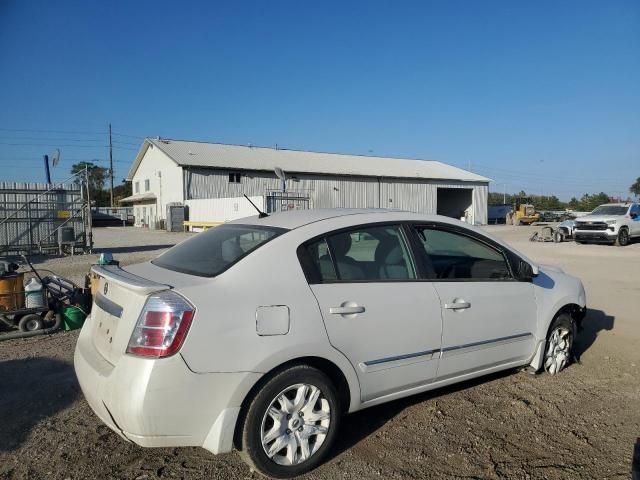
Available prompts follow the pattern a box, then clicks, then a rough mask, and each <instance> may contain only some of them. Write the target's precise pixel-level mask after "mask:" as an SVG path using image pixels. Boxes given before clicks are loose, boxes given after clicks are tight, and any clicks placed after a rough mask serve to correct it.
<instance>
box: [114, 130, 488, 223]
mask: <svg viewBox="0 0 640 480" xmlns="http://www.w3.org/2000/svg"><path fill="white" fill-rule="evenodd" d="M276 170H277V171H278V173H280V174H281V176H284V178H285V179H284V181H282V179H281V178H279V177H278V175H277V174H276ZM282 173H284V175H282ZM127 180H129V181H131V182H132V184H133V195H132V196H130V197H127V198H125V199H124V200H122V202H123V203H128V204H132V205H133V206H134V215H135V217H136V225H138V226H148V227H150V228H161V226H162V225H163V223H164V221H165V219H166V212H167V205H168V204H175V203H179V204H182V205H186V206H187V207H188V217H189V220H191V221H203V222H224V221H228V220H233V219H236V218H240V217H243V216H247V215H254V214H255V210H254V209H253V208H252V207H251V205H250V204H249V202H247V200H246V199H245V198H244V197H243V195H244V194H246V195H247V196H249V197H250V198H251V200H252V201H253V202H254V203H256V204H257V205H258V207H259V208H261V209H263V210H264V211H267V212H273V211H279V210H287V209H298V208H337V207H345V208H392V209H400V210H410V211H415V212H423V213H438V214H441V215H447V216H451V217H455V218H461V217H464V218H465V219H466V220H467V221H468V222H469V223H475V224H485V223H487V195H488V185H489V181H490V180H489V179H488V178H486V177H483V176H480V175H477V174H475V173H472V172H468V171H466V170H463V169H460V168H456V167H453V166H450V165H446V164H444V163H441V162H436V161H428V160H407V159H399V158H383V157H373V156H361V155H341V154H335V153H318V152H305V151H298V150H283V149H277V148H265V147H253V146H240V145H225V144H220V143H203V142H191V141H183V140H167V139H150V138H148V139H146V140H145V141H144V143H143V144H142V146H141V148H140V151H139V152H138V155H137V156H136V158H135V160H134V163H133V165H132V167H131V170H130V171H129V174H128V177H127Z"/></svg>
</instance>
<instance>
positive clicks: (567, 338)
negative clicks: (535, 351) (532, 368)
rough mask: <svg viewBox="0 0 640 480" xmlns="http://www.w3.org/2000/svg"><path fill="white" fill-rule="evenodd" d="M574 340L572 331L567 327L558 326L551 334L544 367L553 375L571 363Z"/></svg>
mask: <svg viewBox="0 0 640 480" xmlns="http://www.w3.org/2000/svg"><path fill="white" fill-rule="evenodd" d="M572 341H573V338H572V335H571V332H570V331H569V329H568V328H565V327H558V328H556V329H555V330H553V332H551V335H549V340H548V343H547V351H546V353H545V356H544V369H545V370H546V371H547V372H549V373H550V374H551V375H555V374H556V373H558V372H559V371H560V370H562V369H563V368H564V367H566V366H567V364H568V363H569V356H570V354H571V343H572Z"/></svg>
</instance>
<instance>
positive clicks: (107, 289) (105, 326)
mask: <svg viewBox="0 0 640 480" xmlns="http://www.w3.org/2000/svg"><path fill="white" fill-rule="evenodd" d="M92 272H93V273H94V274H95V275H97V276H98V278H99V283H98V287H97V289H96V294H95V296H94V303H93V308H92V310H91V316H92V322H93V343H94V345H95V347H96V349H97V350H98V352H100V354H101V355H102V356H103V357H104V358H105V360H107V361H108V362H109V363H111V364H113V365H115V364H116V362H117V361H118V359H119V358H120V356H122V355H123V354H124V353H125V351H126V349H127V345H128V343H129V339H130V338H131V333H132V332H133V329H134V328H135V326H136V322H137V320H138V317H139V316H140V312H142V309H143V307H144V305H145V302H146V300H147V297H148V296H149V295H151V294H152V293H155V292H159V291H163V290H168V289H170V288H171V286H170V285H167V284H164V283H158V282H155V281H153V280H149V279H146V278H143V277H140V276H138V275H135V274H133V273H131V272H128V271H126V270H124V269H122V268H120V267H119V266H117V265H108V266H95V267H93V268H92Z"/></svg>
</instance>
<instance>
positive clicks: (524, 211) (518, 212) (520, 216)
mask: <svg viewBox="0 0 640 480" xmlns="http://www.w3.org/2000/svg"><path fill="white" fill-rule="evenodd" d="M539 220H540V214H539V213H538V212H536V208H535V207H534V206H533V204H532V203H531V200H530V199H528V198H518V199H517V200H515V201H514V202H513V206H512V208H511V211H510V212H509V213H507V218H506V222H507V225H531V224H532V223H533V222H537V221H539Z"/></svg>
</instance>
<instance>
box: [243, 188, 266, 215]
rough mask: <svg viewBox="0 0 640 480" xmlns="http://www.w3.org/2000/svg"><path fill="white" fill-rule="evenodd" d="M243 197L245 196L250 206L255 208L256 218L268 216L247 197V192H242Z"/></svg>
mask: <svg viewBox="0 0 640 480" xmlns="http://www.w3.org/2000/svg"><path fill="white" fill-rule="evenodd" d="M244 198H246V199H247V201H248V202H249V203H250V204H251V206H252V207H253V208H255V209H256V210H257V211H258V218H264V217H268V216H269V214H267V213H264V212H263V211H262V210H260V209H259V208H258V207H257V206H256V204H255V203H253V202H252V201H251V199H250V198H249V197H247V194H246V193H245V194H244Z"/></svg>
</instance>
